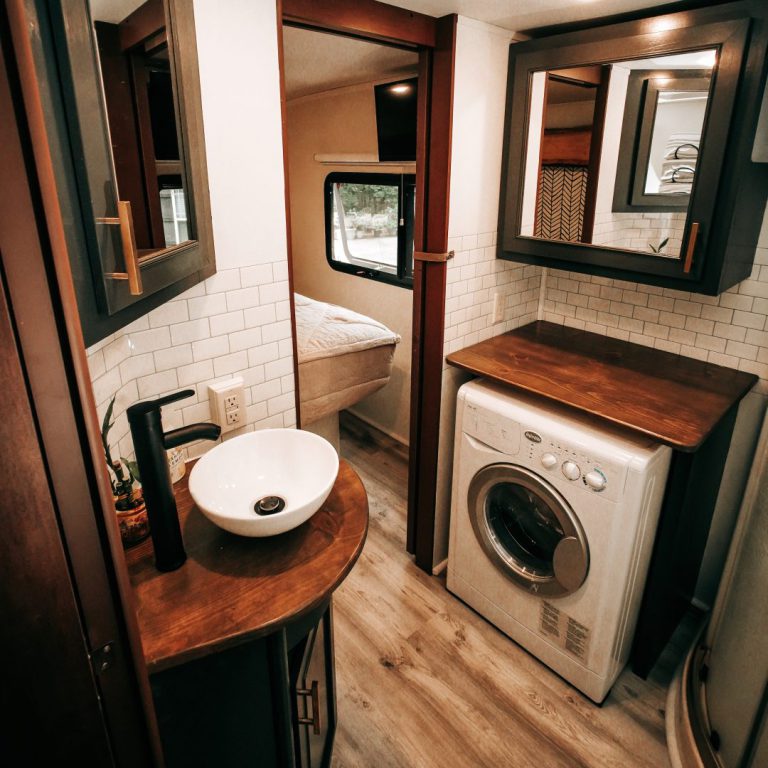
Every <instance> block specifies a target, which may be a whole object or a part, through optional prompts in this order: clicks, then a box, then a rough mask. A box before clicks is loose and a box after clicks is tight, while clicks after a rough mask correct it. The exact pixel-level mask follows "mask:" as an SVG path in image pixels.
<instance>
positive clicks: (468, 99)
mask: <svg viewBox="0 0 768 768" xmlns="http://www.w3.org/2000/svg"><path fill="white" fill-rule="evenodd" d="M510 40H511V33H510V32H508V31H507V30H503V29H499V28H498V27H493V26H491V25H488V24H484V23H482V22H478V21H474V20H472V19H467V18H464V17H463V16H460V17H459V25H458V33H457V39H456V69H455V73H456V88H455V92H454V102H453V136H452V154H451V196H450V213H449V222H448V235H449V239H448V248H449V249H451V250H454V251H455V252H456V255H455V257H454V258H453V259H452V260H451V261H449V262H448V290H447V297H446V307H445V353H446V354H448V353H450V352H452V351H454V350H456V349H460V348H461V347H465V346H467V345H469V344H474V343H475V342H478V341H480V340H482V339H486V338H490V337H491V336H495V335H497V334H499V333H503V332H505V331H508V330H511V329H512V328H515V327H517V326H518V325H523V324H524V323H526V322H530V321H531V320H535V319H536V311H537V308H538V302H539V286H540V282H539V275H540V273H541V270H540V268H539V267H529V266H522V265H520V264H515V263H513V262H508V261H501V260H499V259H497V258H496V230H497V221H498V215H499V182H500V179H501V152H502V143H503V133H504V103H505V97H506V83H507V57H508V54H509V43H510ZM495 293H498V294H499V300H500V301H501V303H502V306H503V319H502V321H501V322H499V323H496V324H494V323H493V322H492V316H491V315H492V306H493V297H494V294H495ZM465 378H466V377H465V376H464V375H463V374H461V372H459V371H457V370H456V369H454V368H449V367H448V366H447V365H446V366H445V367H444V370H443V385H442V400H441V427H440V440H439V449H438V450H439V457H438V477H437V486H438V487H437V498H436V519H435V546H434V552H433V561H434V562H435V563H439V562H441V561H442V560H443V559H445V557H446V556H447V553H448V522H449V517H450V502H451V500H450V491H451V477H452V468H453V430H454V413H455V407H456V392H457V390H458V387H459V386H460V385H461V383H463V381H464V380H465Z"/></svg>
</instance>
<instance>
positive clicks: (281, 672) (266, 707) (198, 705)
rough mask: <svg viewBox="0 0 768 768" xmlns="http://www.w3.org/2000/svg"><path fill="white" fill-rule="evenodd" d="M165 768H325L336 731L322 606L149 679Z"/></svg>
mask: <svg viewBox="0 0 768 768" xmlns="http://www.w3.org/2000/svg"><path fill="white" fill-rule="evenodd" d="M150 682H151V685H152V693H153V698H154V701H155V709H156V712H157V719H158V724H159V726H160V735H161V739H162V742H163V752H164V755H165V761H166V765H167V767H168V768H176V767H177V766H178V767H179V768H196V767H199V768H209V767H210V766H214V765H215V766H216V767H217V768H240V766H243V765H258V766H263V767H264V768H268V766H274V768H278V767H279V768H292V767H294V768H326V767H327V766H330V764H331V753H332V750H333V737H334V733H335V730H336V691H335V680H334V664H333V629H332V614H331V605H330V603H325V604H324V605H323V606H322V607H321V608H320V609H318V610H315V611H313V612H312V613H311V614H310V615H309V616H307V617H305V618H304V619H302V620H299V621H297V622H294V623H293V624H290V625H288V626H287V627H284V628H281V629H279V630H278V631H277V632H275V633H273V634H271V635H268V636H266V637H264V638H260V639H258V640H254V641H251V642H248V643H245V644H243V645H240V646H237V647H235V648H232V649H229V650H227V651H224V652H221V653H218V654H215V655H212V656H206V657H204V658H202V659H199V660H196V661H191V662H188V663H186V664H182V665H180V666H177V667H173V668H171V669H168V670H165V671H162V672H158V673H155V674H153V675H152V676H151V677H150Z"/></svg>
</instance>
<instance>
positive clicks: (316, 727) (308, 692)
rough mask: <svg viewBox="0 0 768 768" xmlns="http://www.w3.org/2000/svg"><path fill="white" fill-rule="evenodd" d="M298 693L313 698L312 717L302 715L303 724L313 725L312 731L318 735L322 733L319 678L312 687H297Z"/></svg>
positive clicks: (300, 721)
mask: <svg viewBox="0 0 768 768" xmlns="http://www.w3.org/2000/svg"><path fill="white" fill-rule="evenodd" d="M296 693H297V694H298V695H299V696H311V698H312V717H300V718H299V723H300V724H301V725H311V726H312V733H314V734H315V735H316V736H317V735H318V734H319V733H320V693H319V684H318V682H317V680H313V681H312V687H311V688H297V689H296Z"/></svg>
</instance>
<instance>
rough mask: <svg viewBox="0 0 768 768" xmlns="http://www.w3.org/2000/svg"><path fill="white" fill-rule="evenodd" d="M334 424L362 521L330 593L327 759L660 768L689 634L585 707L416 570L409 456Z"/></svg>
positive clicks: (376, 767) (383, 767) (382, 764)
mask: <svg viewBox="0 0 768 768" xmlns="http://www.w3.org/2000/svg"><path fill="white" fill-rule="evenodd" d="M342 426H343V429H342V442H341V445H342V454H343V455H344V457H345V458H346V459H348V460H349V461H350V463H351V464H352V465H353V466H354V467H355V469H356V470H357V472H358V473H359V474H360V476H361V478H362V479H363V482H364V484H365V487H366V489H367V491H368V496H369V502H370V512H371V523H370V532H369V535H368V540H367V542H366V545H365V549H364V551H363V554H362V556H361V558H360V560H359V562H358V564H357V565H356V566H355V568H354V569H353V571H352V573H351V574H350V576H349V577H348V578H347V580H346V581H345V583H344V584H343V585H342V586H341V588H340V589H339V590H338V592H337V593H336V596H335V598H334V624H335V643H336V676H337V686H338V693H339V695H338V716H339V727H338V730H337V734H336V743H335V749H334V760H333V765H334V766H335V768H352V767H353V766H371V768H422V767H423V768H431V767H432V766H435V768H438V766H439V768H473V767H474V766H478V767H479V766H493V767H494V768H498V767H501V766H510V767H511V768H534V767H535V768H575V767H576V766H583V767H585V768H603V767H604V766H605V767H606V768H634V767H635V766H637V767H638V768H641V767H642V768H666V767H667V766H669V762H668V758H667V751H666V747H665V738H664V705H665V695H666V688H667V685H668V683H669V680H670V679H671V675H672V672H673V670H674V667H675V665H676V663H677V661H678V660H679V658H680V656H681V655H682V649H683V648H684V647H685V645H684V644H685V643H686V642H687V640H688V637H689V636H690V632H691V631H692V629H690V628H688V629H687V630H685V631H684V632H682V633H680V636H678V637H677V638H673V643H672V644H671V645H670V647H669V648H668V649H667V651H666V653H665V657H664V658H663V659H662V661H661V662H660V663H659V665H657V667H656V669H654V670H653V672H652V673H651V675H650V677H649V679H648V680H647V681H644V680H641V679H639V678H638V677H636V676H635V675H633V674H632V673H631V672H629V671H627V670H625V671H624V673H623V674H622V676H621V677H620V678H619V680H618V681H617V683H616V685H615V686H614V688H613V690H612V692H611V694H610V696H609V697H608V699H607V700H606V701H605V703H604V704H603V706H602V707H598V706H596V705H595V704H593V703H592V702H590V701H589V700H588V699H587V698H586V697H584V696H583V695H582V694H580V693H579V692H578V691H577V690H576V689H574V688H572V687H571V686H569V685H568V684H567V683H565V682H564V681H563V680H562V679H561V678H559V677H558V676H557V675H556V674H554V673H553V672H551V671H550V670H549V669H548V668H547V667H545V666H544V665H542V664H541V663H539V662H538V661H537V660H536V659H535V658H534V657H533V656H531V655H530V654H528V653H527V652H526V651H524V650H523V649H522V648H520V647H519V646H518V645H516V644H515V643H514V642H512V641H511V640H509V639H508V638H507V637H506V636H505V635H503V634H502V633H501V632H499V631H498V630H497V629H495V628H494V627H493V626H492V625H491V624H489V623H488V622H486V621H485V620H484V619H482V618H481V617H480V616H479V615H478V614H476V613H475V612H474V611H473V610H471V609H470V608H468V607H467V606H466V605H464V604H463V603H462V602H460V601H459V600H458V599H457V598H455V597H453V596H452V595H451V594H450V593H449V592H448V591H447V590H446V589H445V583H444V579H441V578H436V577H433V576H430V575H427V574H425V573H424V572H422V571H421V570H419V569H418V568H416V566H415V565H414V564H413V562H412V560H411V558H410V556H408V555H407V553H406V552H405V507H406V489H407V455H405V454H404V452H403V449H402V448H401V447H400V446H398V444H397V443H395V442H394V441H392V440H390V439H389V438H387V437H385V436H383V435H381V433H377V432H375V431H374V430H372V429H371V428H369V427H367V426H365V425H363V424H362V423H361V422H359V421H357V420H355V419H354V418H352V417H348V416H347V415H346V414H345V415H344V418H343V420H342ZM675 640H677V646H675Z"/></svg>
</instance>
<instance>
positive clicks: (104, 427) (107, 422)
mask: <svg viewBox="0 0 768 768" xmlns="http://www.w3.org/2000/svg"><path fill="white" fill-rule="evenodd" d="M116 399H117V395H114V396H113V397H112V399H111V400H110V401H109V405H108V406H107V412H106V413H105V414H104V420H103V421H102V422H101V439H102V440H104V441H106V439H107V434H108V433H109V430H110V429H112V427H113V426H114V425H115V422H114V421H112V411H113V410H114V407H115V400H116Z"/></svg>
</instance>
